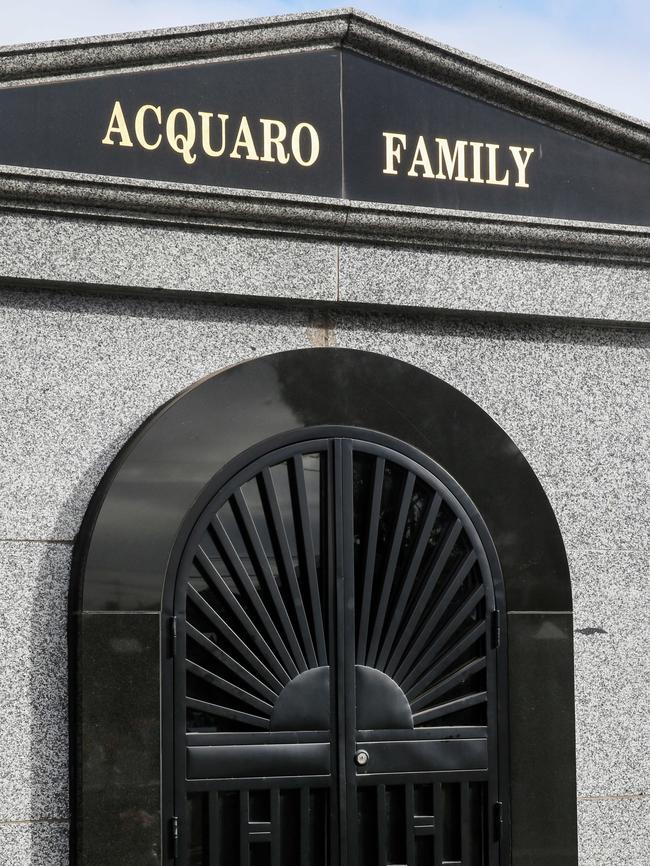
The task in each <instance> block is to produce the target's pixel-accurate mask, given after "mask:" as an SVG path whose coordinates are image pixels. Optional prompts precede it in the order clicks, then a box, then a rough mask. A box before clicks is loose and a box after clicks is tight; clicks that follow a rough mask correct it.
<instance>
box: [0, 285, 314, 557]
mask: <svg viewBox="0 0 650 866" xmlns="http://www.w3.org/2000/svg"><path fill="white" fill-rule="evenodd" d="M321 334H322V328H320V327H319V325H318V322H317V321H316V320H313V318H312V316H311V315H310V314H306V313H303V312H291V311H282V310H271V309H258V310H253V309H248V308H245V309H237V308H233V307H227V308H221V307H217V306H215V305H209V304H207V303H188V302H184V303H180V304H175V303H174V304H173V303H165V302H160V301H155V300H132V299H124V298H115V297H113V298H110V297H79V296H76V295H74V294H68V293H64V292H36V293H21V292H8V291H5V292H2V293H0V390H1V392H2V395H3V400H4V407H3V408H4V411H3V413H2V414H1V415H0V440H1V441H2V442H3V460H2V464H1V465H0V538H2V537H5V538H33V539H49V540H53V539H72V538H73V537H74V534H75V533H76V531H77V529H78V526H79V524H80V521H81V518H82V516H83V514H84V512H85V509H86V506H87V503H88V501H89V499H90V496H91V495H92V493H93V491H94V489H95V487H96V486H97V484H98V482H99V480H100V478H101V476H102V474H103V472H104V471H105V470H106V469H107V467H108V465H109V464H110V462H111V460H112V459H113V457H114V456H115V455H116V453H117V451H118V450H119V448H120V447H121V445H122V444H123V443H124V442H125V441H126V439H127V438H128V437H129V436H130V435H131V433H133V432H134V430H135V429H136V428H137V427H138V425H139V424H140V423H141V422H142V421H143V420H144V419H145V418H146V417H147V416H148V415H149V414H150V413H151V412H153V411H154V410H156V409H157V408H158V407H159V406H161V405H162V404H163V403H164V402H166V401H167V400H168V399H170V398H171V397H173V396H174V395H175V394H177V393H178V392H179V391H181V390H182V389H183V388H185V387H187V386H189V385H191V384H192V383H194V382H195V381H197V380H198V379H200V378H201V377H203V376H205V375H207V374H209V373H213V372H215V371H217V370H219V369H220V368H222V367H225V366H229V365H231V364H236V363H237V362H239V361H243V360H246V359H248V358H251V357H255V356H256V355H264V354H267V353H269V352H276V351H280V350H283V349H288V348H298V347H308V346H310V345H314V344H317V343H319V341H321V339H322V336H321Z"/></svg>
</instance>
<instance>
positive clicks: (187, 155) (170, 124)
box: [165, 108, 196, 165]
mask: <svg viewBox="0 0 650 866" xmlns="http://www.w3.org/2000/svg"><path fill="white" fill-rule="evenodd" d="M179 117H182V118H183V120H184V121H185V129H186V131H185V132H184V133H183V132H178V131H177V130H176V121H177V120H178V118H179ZM165 131H166V133H167V141H168V142H169V146H170V147H171V149H172V150H175V151H176V153H180V154H181V155H182V157H183V161H184V162H185V163H186V164H187V165H193V164H194V163H195V162H196V154H195V153H192V148H193V147H194V144H195V142H196V124H195V123H194V118H193V117H192V115H191V114H190V113H189V111H187V110H186V109H185V108H175V109H174V110H173V111H171V112H170V114H169V117H168V118H167V125H166V127H165Z"/></svg>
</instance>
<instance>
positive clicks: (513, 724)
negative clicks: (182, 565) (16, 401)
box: [71, 349, 576, 866]
mask: <svg viewBox="0 0 650 866" xmlns="http://www.w3.org/2000/svg"><path fill="white" fill-rule="evenodd" d="M350 428H357V429H358V428H365V429H368V430H373V431H375V432H376V433H379V434H383V435H384V436H389V437H395V438H396V439H398V440H400V441H401V442H402V443H405V444H406V446H411V448H413V449H417V450H418V451H419V452H421V453H422V454H424V455H425V456H426V457H428V458H430V459H431V460H433V461H435V462H436V463H437V464H438V465H439V466H440V467H442V469H444V470H445V471H446V472H447V473H448V474H449V475H450V476H451V478H452V479H453V480H454V482H455V483H457V484H458V485H460V487H461V488H463V489H464V491H465V492H466V493H467V495H468V496H469V497H470V499H471V503H470V504H472V505H473V506H474V507H475V508H476V509H477V511H478V513H479V514H480V515H481V517H482V518H483V520H484V521H485V524H486V526H487V529H488V531H489V534H490V536H491V538H492V539H493V541H494V544H495V548H496V549H495V555H496V557H497V558H498V563H499V564H500V567H501V570H502V572H503V582H504V585H503V587H502V588H501V589H500V590H498V588H497V591H500V592H501V593H503V595H504V596H505V597H504V598H500V599H498V604H497V606H498V607H499V608H501V609H502V610H509V611H512V612H513V613H511V614H510V615H509V616H508V617H507V622H504V623H502V632H503V637H504V639H506V638H507V641H508V659H509V665H508V667H509V670H508V671H507V672H506V671H505V670H504V671H502V672H501V674H500V677H501V683H500V686H499V689H500V697H499V700H500V702H501V707H502V708H503V707H505V706H508V707H509V711H508V712H509V737H510V759H511V761H512V774H511V788H512V790H511V799H512V853H513V860H512V862H513V863H514V864H520V866H542V864H544V866H547V864H548V866H550V864H561V866H574V864H575V862H576V853H575V852H576V841H575V836H576V831H575V824H576V821H575V746H574V728H573V725H574V722H573V712H574V711H573V691H572V688H573V659H572V644H571V617H570V615H569V614H567V613H566V611H570V610H571V588H570V579H569V573H568V567H567V561H566V555H565V552H564V547H563V544H562V539H561V536H560V532H559V529H558V526H557V522H556V520H555V517H554V515H553V512H552V509H551V507H550V505H549V503H548V500H547V499H546V496H545V494H544V492H543V490H542V487H541V485H540V483H539V481H538V480H537V478H536V477H535V474H534V473H533V471H532V469H531V467H530V466H529V465H528V463H527V462H526V460H525V459H524V457H523V456H522V454H521V453H520V452H519V450H518V449H517V447H516V446H515V445H514V443H513V442H512V441H511V440H510V438H509V437H508V436H507V435H506V433H505V432H504V431H503V430H502V429H501V428H500V427H499V426H498V425H497V424H496V423H495V422H494V421H493V420H492V419H491V418H490V417H489V416H488V415H487V414H486V413H485V412H483V411H482V410H481V409H480V408H479V407H478V406H477V405H476V404H475V403H473V402H472V401H471V400H469V398H467V397H466V396H465V395H463V394H462V393H460V392H459V391H457V390H456V389H454V388H452V387H451V386H449V385H447V384H446V383H444V382H443V381H441V380H440V379H437V378H435V377H434V376H431V375H430V374H428V373H425V372H423V371H422V370H419V369H417V368H415V367H412V366H410V365H408V364H405V363H403V362H400V361H396V360H394V359H390V358H386V357H383V356H380V355H375V354H371V353H367V352H358V351H353V350H343V349H311V350H302V351H290V352H285V353H281V354H277V355H272V356H268V357H264V358H260V359H256V360H253V361H250V362H248V363H244V364H241V365H239V366H236V367H233V368H230V369H228V370H225V371H223V372H221V373H219V374H217V375H215V376H213V377H210V378H207V379H205V380H203V381H201V382H200V383H198V384H197V385H196V386H194V387H192V388H189V389H188V390H187V391H185V392H183V393H182V394H180V395H179V396H178V397H176V398H175V399H173V400H171V401H170V402H169V403H168V404H166V405H165V406H164V407H162V408H161V409H160V410H159V411H158V412H157V413H156V414H155V415H154V416H152V418H151V419H149V420H148V421H146V422H145V423H144V424H143V426H142V427H141V428H140V430H139V431H138V432H137V433H136V434H135V435H134V436H133V437H132V439H131V440H130V441H129V442H128V443H127V444H126V446H125V447H124V448H123V450H122V451H121V452H120V454H119V455H118V457H117V458H116V460H115V461H114V463H113V465H112V466H111V468H110V469H109V471H108V473H107V475H106V477H105V479H104V480H103V481H102V483H101V484H100V486H99V488H98V490H97V492H96V494H95V496H94V498H93V501H92V503H91V506H90V507H89V509H88V512H87V515H86V518H85V520H84V524H83V526H82V529H81V531H80V533H79V537H78V542H77V545H76V550H75V565H74V570H73V587H72V593H71V598H72V609H73V611H74V612H76V613H75V617H80V619H81V624H82V628H81V636H80V642H79V650H78V655H79V677H78V688H77V703H76V719H77V721H76V727H75V729H74V732H76V737H78V738H79V744H80V753H79V759H78V764H79V770H78V774H77V779H76V783H75V786H76V790H77V792H78V801H79V804H78V805H79V808H78V818H77V824H78V827H79V837H78V838H79V845H80V848H81V851H82V852H83V853H82V857H81V858H80V859H79V861H78V862H79V863H82V864H84V866H85V864H86V863H92V864H93V866H103V864H106V866H109V864H110V866H115V864H120V866H131V864H136V863H138V864H142V863H144V864H146V863H148V862H152V863H153V862H157V861H156V860H155V859H152V858H155V857H159V856H160V849H161V847H162V845H163V839H165V838H168V833H167V830H165V832H164V833H163V832H162V831H163V830H164V829H165V828H163V827H161V824H160V804H161V802H162V804H163V810H164V814H166V815H170V814H173V813H172V811H171V810H172V808H173V805H172V800H171V791H172V786H171V783H170V781H169V777H170V773H171V769H172V768H170V767H169V766H168V765H167V764H165V763H163V765H162V773H164V774H166V777H167V778H163V775H162V774H161V764H160V756H161V754H163V755H169V754H171V752H172V743H171V741H167V740H165V741H164V742H163V743H162V745H161V731H162V736H163V737H167V736H168V734H166V733H165V730H166V729H167V730H168V729H169V726H166V728H163V727H162V726H161V718H160V706H161V702H162V705H165V706H166V705H168V704H169V703H170V701H171V700H172V697H171V695H170V694H169V693H168V692H165V690H166V689H169V688H170V686H169V683H170V682H171V681H172V677H171V672H170V666H171V661H170V658H169V653H168V652H167V650H166V640H167V639H168V638H169V635H168V633H167V626H168V622H167V620H166V619H164V620H163V622H164V627H165V631H164V632H163V633H162V637H163V640H162V641H161V633H160V630H159V623H160V614H161V613H162V615H163V617H166V616H168V615H171V614H172V613H174V600H173V589H174V585H175V581H176V576H177V573H178V565H179V557H180V554H181V551H182V548H183V546H184V544H185V542H186V540H187V538H188V535H189V533H190V531H191V529H192V527H193V525H194V524H195V522H196V520H197V518H198V517H199V515H200V514H201V513H202V511H203V510H204V508H205V507H206V505H207V503H208V502H209V501H210V499H211V497H212V496H213V494H214V490H215V489H216V488H217V487H218V486H219V484H220V483H221V479H224V480H225V479H226V478H230V477H232V475H233V474H234V473H235V472H237V471H238V470H239V469H241V468H243V467H244V466H246V465H248V463H250V461H251V460H252V459H254V458H256V457H257V456H260V454H261V453H263V452H265V451H268V450H271V449H272V448H273V447H274V444H275V443H279V442H282V443H283V444H286V443H287V441H290V440H292V439H293V440H294V441H298V440H301V439H304V438H305V436H316V437H318V436H320V435H324V436H336V435H337V432H338V434H339V435H350ZM93 611H94V612H97V613H93ZM539 611H547V613H543V614H540V613H539ZM120 612H121V613H122V615H120ZM516 612H524V613H516ZM506 673H507V676H508V677H509V682H508V681H507V680H506ZM161 689H162V691H163V694H162V695H161ZM500 724H501V722H500ZM501 796H502V797H503V800H504V802H505V803H506V806H505V807H506V809H507V808H508V805H507V804H508V801H509V800H510V797H509V796H508V794H507V792H504V793H503V794H502V795H501ZM508 823H509V822H508V816H507V815H506V826H507V825H508ZM116 828H117V829H116ZM116 833H117V834H118V835H119V840H118V841H115V834H116ZM505 847H507V846H505ZM86 852H89V853H88V856H86ZM147 858H149V859H147Z"/></svg>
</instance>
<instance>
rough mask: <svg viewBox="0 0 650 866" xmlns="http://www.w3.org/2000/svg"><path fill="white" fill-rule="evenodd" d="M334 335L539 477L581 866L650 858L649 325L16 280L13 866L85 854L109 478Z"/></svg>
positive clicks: (9, 511)
mask: <svg viewBox="0 0 650 866" xmlns="http://www.w3.org/2000/svg"><path fill="white" fill-rule="evenodd" d="M316 252H317V254H318V256H320V258H319V260H318V262H317V263H316V264H314V263H313V262H312V263H311V264H310V259H309V257H307V259H306V260H305V261H306V266H308V267H310V268H311V267H314V269H315V270H316V269H317V267H320V268H322V272H321V274H320V279H321V280H322V283H321V284H322V285H327V284H328V283H329V282H330V281H331V282H334V278H335V276H337V275H336V274H335V272H334V267H333V258H334V257H333V256H332V257H328V255H327V253H326V252H323V251H322V250H316ZM381 262H382V255H381V254H380V253H377V254H376V255H374V257H373V255H368V257H367V264H366V266H365V267H364V268H363V269H362V270H361V271H359V272H357V271H358V266H357V265H354V268H356V269H357V271H355V270H354V269H353V268H352V265H351V264H349V265H348V270H347V273H348V275H350V274H352V275H353V278H354V281H355V285H356V286H357V290H360V289H361V288H362V281H363V282H364V283H365V284H366V285H368V286H370V285H372V284H373V283H377V282H378V281H379V279H380V277H381V279H382V280H384V284H385V281H386V270H385V268H386V266H385V265H382V263H381ZM242 267H243V266H242ZM291 267H292V268H294V267H295V266H294V265H293V264H292V265H291ZM330 267H331V270H329V268H330ZM390 267H391V268H393V269H396V268H398V263H397V260H395V262H394V263H393V264H391V265H390ZM405 267H407V269H408V261H407V262H406V265H405ZM373 268H376V269H377V272H376V273H373ZM380 270H381V272H382V273H381V275H380V273H379V271H380ZM262 271H263V267H260V273H261V272H262ZM389 276H390V278H391V279H395V276H391V275H389ZM626 279H627V277H626ZM328 344H329V345H339V346H349V347H356V348H361V349H369V350H373V351H378V352H382V353H386V354H388V355H392V356H394V357H397V358H401V359H403V360H406V361H409V362H411V363H413V364H416V365H418V366H419V367H421V368H423V369H425V370H429V371H430V372H432V373H435V374H436V375H437V376H440V377H442V378H443V379H445V380H447V381H448V382H450V383H451V384H452V385H454V386H456V387H457V388H460V389H461V390H462V391H463V392H464V393H465V394H467V395H468V396H469V397H471V398H472V399H473V400H475V401H476V402H477V403H478V404H479V405H481V406H482V407H483V408H484V409H485V410H486V411H487V412H489V413H490V414H491V415H492V416H493V417H494V418H495V419H496V421H497V422H498V423H499V424H501V425H502V426H503V427H504V429H505V430H506V431H507V432H508V434H509V435H510V436H511V437H512V438H513V439H514V441H515V442H516V443H517V445H518V446H519V447H520V448H521V450H522V451H523V453H524V454H525V455H526V457H527V458H528V459H529V461H530V462H531V464H532V466H533V468H534V469H535V470H536V472H538V474H539V476H540V478H541V480H542V483H543V485H544V487H545V489H546V491H547V493H548V495H549V498H550V500H551V503H552V505H553V507H554V508H555V510H556V513H557V515H558V518H559V521H560V525H561V528H562V531H563V533H564V538H565V542H566V545H567V550H568V553H569V558H570V564H571V570H572V575H573V581H574V595H575V621H576V635H575V647H576V689H577V697H576V701H577V705H576V713H577V728H578V729H577V735H578V794H579V820H580V864H581V866H605V864H607V866H610V864H611V863H614V862H621V860H623V861H624V862H625V864H626V866H647V863H648V851H649V850H650V834H649V833H648V830H647V828H648V822H649V821H650V792H649V791H648V779H649V778H650V758H649V752H648V748H647V744H648V741H649V739H650V724H649V721H648V712H647V684H648V681H649V679H650V663H649V662H648V656H647V653H646V652H645V649H644V648H645V647H646V646H647V635H648V612H647V611H648V609H649V608H650V606H649V604H648V602H649V601H650V589H649V587H650V581H648V549H649V544H648V525H649V521H648V516H649V515H648V510H649V507H648V495H647V481H648V462H647V454H648V444H649V443H648V437H649V432H648V431H649V430H650V424H649V421H650V417H649V416H650V406H649V401H648V378H649V376H648V373H649V368H650V364H649V361H650V338H649V337H648V334H647V333H646V332H643V331H641V330H638V329H626V328H625V327H624V326H622V325H617V326H615V327H607V326H600V327H598V328H594V327H591V326H588V325H585V324H581V323H579V322H573V323H571V322H568V321H561V320H557V321H556V322H555V323H549V324H545V323H537V324H532V323H530V322H526V321H525V320H523V319H521V320H520V319H518V320H516V321H514V320H511V321H507V320H506V321H504V322H501V323H499V322H491V323H486V322H483V323H481V322H479V321H477V320H476V319H475V318H466V319H458V320H452V319H448V318H441V317H439V318H430V317H429V318H424V317H420V318H418V317H417V316H414V315H411V316H398V315H397V314H395V313H394V312H385V313H381V314H360V313H353V312H352V311H350V310H345V309H339V310H336V311H332V312H330V313H328V314H326V313H324V312H318V311H313V310H312V311H309V310H289V309H272V308H268V307H266V308H254V307H223V306H219V305H218V304H216V303H214V302H210V301H205V300H199V301H197V302H191V303H190V302H188V301H186V300H180V301H178V302H174V301H170V300H165V301H162V300H158V301H157V300H150V299H128V298H119V297H108V296H88V295H86V296H84V295H81V294H74V293H68V292H64V291H59V292H52V291H39V290H36V289H34V290H25V291H20V292H19V291H12V290H11V289H5V290H3V291H2V292H0V382H1V385H0V388H1V393H2V395H3V405H2V411H1V412H0V441H2V461H1V462H0V659H1V660H2V661H1V665H2V675H1V677H0V689H1V690H2V693H1V699H0V740H1V741H2V744H3V760H2V762H0V851H1V852H2V856H3V862H6V863H7V864H11V866H65V864H67V862H68V861H67V853H66V852H67V837H66V833H67V808H68V807H67V772H68V770H67V729H66V724H67V722H66V706H67V695H66V672H65V652H66V648H65V625H66V595H67V587H68V577H69V571H68V569H69V557H70V551H71V545H72V541H73V538H74V535H75V532H76V531H77V529H78V526H79V522H80V520H81V517H82V515H83V513H84V510H85V508H86V505H87V502H88V499H89V497H90V495H91V493H92V491H93V489H94V487H95V485H96V484H97V482H98V480H99V478H100V476H101V474H102V472H103V471H104V469H105V468H106V467H107V466H108V464H109V463H110V461H111V460H112V458H113V457H114V455H115V453H116V452H117V450H118V449H119V447H120V445H121V444H122V443H123V442H124V441H125V440H126V439H127V438H128V436H129V435H130V434H131V433H132V431H133V430H134V429H135V428H136V427H137V426H138V424H139V423H140V422H141V421H142V419H143V418H144V417H146V416H147V415H148V414H149V413H150V412H151V411H152V410H154V409H155V408H156V407H157V406H159V405H160V404H161V403H163V402H164V401H165V400H166V399H167V398H169V397H170V396H172V395H173V394H175V393H177V392H178V391H179V390H181V389H182V388H183V387H185V386H186V385H189V384H190V383H192V382H193V381H195V380H197V379H198V378H200V377H201V376H203V375H205V374H206V373H209V372H212V371H215V370H217V369H219V368H220V367H223V366H225V365H229V364H233V363H236V362H238V361H240V360H244V359H246V358H250V357H253V356H255V355H261V354H266V353H269V352H274V351H279V350H282V349H287V348H294V347H309V346H313V345H319V346H320V345H328ZM644 828H645V829H644Z"/></svg>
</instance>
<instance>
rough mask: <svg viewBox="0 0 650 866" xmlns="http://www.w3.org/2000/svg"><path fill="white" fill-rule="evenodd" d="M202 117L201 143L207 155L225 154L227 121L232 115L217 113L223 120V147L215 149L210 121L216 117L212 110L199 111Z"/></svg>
mask: <svg viewBox="0 0 650 866" xmlns="http://www.w3.org/2000/svg"><path fill="white" fill-rule="evenodd" d="M199 117H200V118H201V145H202V147H203V151H204V153H205V155H206V156H223V152H224V150H225V149H226V121H227V120H228V118H229V117H230V115H228V114H217V117H218V118H219V120H220V121H221V147H220V148H219V150H213V148H212V145H211V144H210V121H211V120H212V118H213V117H214V115H213V113H212V112H211V111H199Z"/></svg>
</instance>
